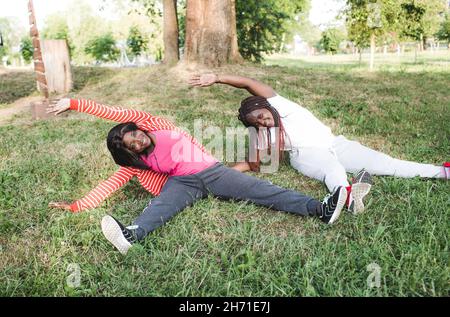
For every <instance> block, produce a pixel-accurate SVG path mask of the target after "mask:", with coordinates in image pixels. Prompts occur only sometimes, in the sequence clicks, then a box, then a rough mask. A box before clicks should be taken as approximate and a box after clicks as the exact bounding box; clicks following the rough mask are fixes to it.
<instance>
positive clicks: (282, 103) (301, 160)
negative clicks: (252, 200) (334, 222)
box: [190, 74, 450, 213]
mask: <svg viewBox="0 0 450 317" xmlns="http://www.w3.org/2000/svg"><path fill="white" fill-rule="evenodd" d="M214 83H221V84H227V85H230V86H233V87H236V88H243V89H246V90H247V91H249V92H250V93H251V94H252V95H253V96H251V97H248V98H246V99H245V100H243V101H242V103H241V108H240V109H239V120H241V121H242V123H243V124H244V125H245V126H247V127H254V128H256V129H258V130H260V133H259V135H260V137H259V138H258V141H257V145H256V146H257V148H258V149H259V150H263V149H266V148H269V146H268V144H271V145H272V146H273V145H274V144H277V145H276V146H277V147H278V149H279V150H280V151H288V152H289V157H290V162H291V165H292V166H293V167H294V168H295V169H296V170H298V171H299V172H300V173H302V174H304V175H306V176H308V177H311V178H315V179H317V180H320V181H323V182H324V183H325V184H326V186H327V188H328V190H329V191H330V192H332V191H333V190H334V189H335V188H337V187H338V186H345V187H347V190H348V191H349V193H350V195H349V201H348V206H349V207H351V208H349V209H350V210H351V211H353V212H355V213H357V212H361V211H362V210H363V209H364V204H363V203H362V198H363V197H364V196H365V195H366V194H367V193H368V192H369V190H370V186H371V177H370V174H373V175H389V176H397V177H416V176H419V177H427V178H443V179H449V178H450V163H449V162H446V163H444V164H443V166H436V165H432V164H421V163H416V162H410V161H404V160H399V159H395V158H392V157H391V156H389V155H386V154H384V153H381V152H378V151H375V150H372V149H370V148H368V147H366V146H364V145H361V144H360V143H359V142H356V141H351V140H348V139H347V138H345V137H344V136H342V135H339V136H335V135H334V134H333V133H332V132H331V130H330V128H329V127H327V126H326V125H324V124H323V123H322V122H321V121H320V120H319V119H317V118H316V117H315V116H314V115H313V114H312V113H311V112H310V111H309V110H307V109H305V108H304V107H302V106H300V105H298V104H297V103H295V102H292V101H290V100H288V99H286V98H284V97H282V96H280V95H278V94H276V93H275V91H274V90H273V89H272V88H271V87H270V86H268V85H266V84H263V83H260V82H258V81H256V80H254V79H250V78H246V77H241V76H232V75H220V76H218V75H216V74H205V75H201V76H200V75H195V76H193V77H192V78H191V80H190V84H191V85H192V86H197V87H207V86H210V85H212V84H214ZM262 128H265V129H262ZM277 128H278V129H279V131H276V129H277ZM261 130H262V131H261ZM276 132H279V133H276ZM261 135H262V136H263V137H261ZM276 136H278V137H276ZM258 158H259V156H258ZM234 168H235V169H237V170H240V171H247V170H253V171H258V170H259V159H257V161H256V162H242V163H238V164H237V165H236V166H235V167H234ZM347 172H349V173H358V172H359V173H358V174H357V176H356V178H355V179H356V182H355V181H354V182H353V184H352V186H351V185H350V184H349V182H348V180H347ZM353 202H355V203H356V205H355V204H353Z"/></svg>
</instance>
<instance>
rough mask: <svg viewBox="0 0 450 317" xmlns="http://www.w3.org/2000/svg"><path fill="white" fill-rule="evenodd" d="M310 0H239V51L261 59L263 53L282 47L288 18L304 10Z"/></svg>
mask: <svg viewBox="0 0 450 317" xmlns="http://www.w3.org/2000/svg"><path fill="white" fill-rule="evenodd" d="M308 5H309V1H307V0H295V1H291V0H265V1H258V0H236V24H237V33H238V42H239V51H240V53H241V55H242V57H244V58H245V59H249V60H254V61H257V62H259V61H261V60H262V58H263V53H273V52H275V51H277V50H279V48H280V45H281V44H282V39H283V36H286V32H287V31H288V30H289V24H288V23H289V21H290V20H292V19H294V17H295V14H297V13H300V12H302V11H305V10H306V8H307V7H308Z"/></svg>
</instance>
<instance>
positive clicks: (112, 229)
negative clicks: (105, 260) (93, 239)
mask: <svg viewBox="0 0 450 317" xmlns="http://www.w3.org/2000/svg"><path fill="white" fill-rule="evenodd" d="M102 232H103V234H104V235H105V237H106V239H108V241H109V242H111V243H112V244H113V245H114V246H115V247H116V248H117V250H119V252H120V253H122V254H123V255H125V254H127V252H128V249H129V248H131V243H130V242H128V241H127V239H125V237H124V236H123V234H122V230H121V229H120V226H119V225H118V224H117V222H116V221H115V220H114V218H113V217H111V216H104V217H103V218H102Z"/></svg>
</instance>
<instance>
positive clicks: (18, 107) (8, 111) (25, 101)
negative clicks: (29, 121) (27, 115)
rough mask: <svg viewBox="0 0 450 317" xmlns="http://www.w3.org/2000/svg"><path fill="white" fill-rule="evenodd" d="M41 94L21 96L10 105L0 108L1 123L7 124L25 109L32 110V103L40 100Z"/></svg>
mask: <svg viewBox="0 0 450 317" xmlns="http://www.w3.org/2000/svg"><path fill="white" fill-rule="evenodd" d="M41 99H42V97H41V96H32V97H25V98H20V99H19V100H17V101H15V102H14V103H12V104H11V105H10V106H9V107H7V108H4V109H0V125H3V124H6V123H7V122H8V121H9V120H10V119H11V118H12V117H13V116H14V115H16V114H19V113H21V112H24V111H31V103H32V102H36V101H40V100H41Z"/></svg>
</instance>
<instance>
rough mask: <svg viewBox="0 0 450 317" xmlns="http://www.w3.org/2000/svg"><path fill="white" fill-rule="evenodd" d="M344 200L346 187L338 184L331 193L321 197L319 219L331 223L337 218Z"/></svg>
mask: <svg viewBox="0 0 450 317" xmlns="http://www.w3.org/2000/svg"><path fill="white" fill-rule="evenodd" d="M346 201H347V189H345V187H344V186H339V187H338V188H337V189H336V190H335V191H334V192H333V193H332V194H328V195H327V196H325V198H324V199H323V203H322V215H321V216H319V218H320V220H322V221H323V222H325V223H327V224H330V225H331V224H332V223H333V222H335V221H336V220H337V218H339V215H340V214H341V210H342V208H343V207H344V205H345V202H346Z"/></svg>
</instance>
